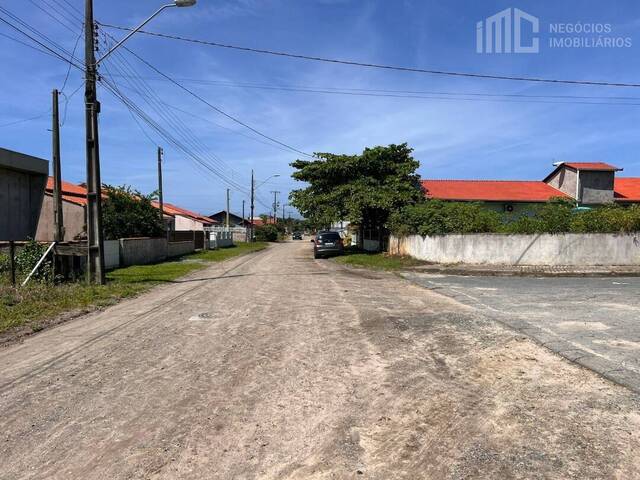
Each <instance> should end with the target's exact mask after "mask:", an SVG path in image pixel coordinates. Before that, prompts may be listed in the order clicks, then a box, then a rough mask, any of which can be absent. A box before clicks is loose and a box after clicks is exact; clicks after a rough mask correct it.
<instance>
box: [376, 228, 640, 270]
mask: <svg viewBox="0 0 640 480" xmlns="http://www.w3.org/2000/svg"><path fill="white" fill-rule="evenodd" d="M389 252H390V253H392V254H398V255H410V256H412V257H414V258H417V259H420V260H426V261H429V262H435V263H467V264H476V265H478V264H480V265H568V266H595V265H605V266H607V265H640V234H610V233H591V234H576V233H565V234H556V235H551V234H538V235H498V234H469V235H435V236H427V237H421V236H419V235H412V236H409V237H403V238H396V237H391V241H390V245H389Z"/></svg>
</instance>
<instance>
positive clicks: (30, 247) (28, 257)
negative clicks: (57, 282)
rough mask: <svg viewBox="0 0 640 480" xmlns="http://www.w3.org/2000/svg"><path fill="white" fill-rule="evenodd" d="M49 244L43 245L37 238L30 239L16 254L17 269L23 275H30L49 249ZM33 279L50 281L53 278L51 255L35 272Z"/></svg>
mask: <svg viewBox="0 0 640 480" xmlns="http://www.w3.org/2000/svg"><path fill="white" fill-rule="evenodd" d="M47 247H48V245H42V244H40V243H38V242H36V241H35V240H29V241H28V242H27V243H26V244H25V245H24V247H22V249H21V250H20V251H19V252H18V253H17V254H16V270H17V271H18V272H20V274H22V275H23V276H25V277H26V276H27V275H29V273H31V270H33V268H34V267H35V266H36V264H37V263H38V261H39V260H40V258H42V255H44V253H45V252H46V251H47ZM31 280H36V281H40V282H50V281H52V280H53V261H52V260H51V255H49V256H48V257H47V258H46V259H45V260H44V261H43V262H42V263H41V264H40V267H39V268H38V270H37V271H36V272H35V273H34V274H33V276H32V277H31Z"/></svg>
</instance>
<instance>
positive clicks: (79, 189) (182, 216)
mask: <svg viewBox="0 0 640 480" xmlns="http://www.w3.org/2000/svg"><path fill="white" fill-rule="evenodd" d="M152 203H153V205H154V206H155V207H156V208H159V204H158V202H152ZM86 205H87V189H86V188H85V187H84V185H76V184H73V183H69V182H65V181H63V182H62V214H63V221H64V229H65V236H64V238H65V240H66V241H71V240H77V239H80V238H82V237H84V236H85V228H86V226H85V224H86V213H85V207H86ZM163 207H164V208H163V217H164V219H165V224H166V225H167V229H168V230H199V231H202V230H204V227H207V226H211V225H213V224H215V223H217V222H216V221H215V220H212V219H211V218H209V217H205V216H204V215H200V214H199V213H196V212H192V211H191V210H187V209H185V208H181V207H177V206H176V205H172V204H171V203H164V205H163ZM53 238H54V224H53V177H49V178H48V180H47V185H46V188H45V193H44V200H43V202H42V209H41V212H40V219H39V220H38V229H37V231H36V240H38V241H42V242H51V241H53Z"/></svg>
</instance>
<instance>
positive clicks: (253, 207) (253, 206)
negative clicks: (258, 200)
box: [249, 169, 256, 242]
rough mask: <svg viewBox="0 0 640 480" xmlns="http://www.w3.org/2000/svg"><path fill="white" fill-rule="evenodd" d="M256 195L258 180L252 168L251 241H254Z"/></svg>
mask: <svg viewBox="0 0 640 480" xmlns="http://www.w3.org/2000/svg"><path fill="white" fill-rule="evenodd" d="M255 197H256V181H255V178H254V177H253V169H251V219H250V220H249V221H250V222H251V224H250V227H249V235H250V237H249V241H250V242H253V216H254V209H255V204H254V202H255Z"/></svg>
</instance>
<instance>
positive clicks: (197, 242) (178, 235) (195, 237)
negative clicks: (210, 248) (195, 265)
mask: <svg viewBox="0 0 640 480" xmlns="http://www.w3.org/2000/svg"><path fill="white" fill-rule="evenodd" d="M167 238H168V239H169V242H193V244H194V248H195V249H196V250H200V249H202V248H204V240H205V235H204V232H203V231H202V230H173V231H170V232H169V235H168V237H167Z"/></svg>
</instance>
